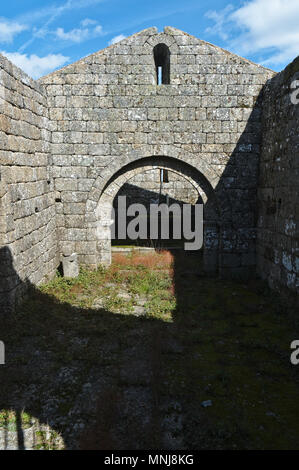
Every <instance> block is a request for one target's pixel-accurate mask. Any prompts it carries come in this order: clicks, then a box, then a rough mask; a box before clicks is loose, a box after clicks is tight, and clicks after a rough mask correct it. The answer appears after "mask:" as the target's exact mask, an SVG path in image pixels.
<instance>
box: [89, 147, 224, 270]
mask: <svg viewBox="0 0 299 470" xmlns="http://www.w3.org/2000/svg"><path fill="white" fill-rule="evenodd" d="M157 170H158V171H163V172H165V171H169V172H171V173H173V174H176V175H177V176H178V177H179V178H183V179H184V180H186V181H187V182H188V184H189V185H190V186H192V187H193V188H194V190H195V191H196V192H197V193H198V196H199V201H200V202H202V203H203V204H204V244H203V258H204V267H205V270H206V271H209V272H213V273H216V272H217V271H218V269H219V264H220V263H219V257H220V253H221V247H220V245H221V225H222V224H221V217H220V210H219V204H218V201H217V197H216V194H215V191H214V189H213V187H212V185H211V184H210V182H209V181H208V180H207V178H206V177H205V176H204V175H203V174H202V173H201V172H200V171H199V170H197V169H196V168H195V167H193V166H192V165H190V164H188V163H186V162H184V161H182V160H178V159H176V158H172V157H165V156H158V157H156V156H155V157H145V158H141V159H138V160H135V161H133V162H131V163H128V164H127V165H124V166H123V167H122V168H120V169H119V170H118V171H116V172H115V173H114V174H113V175H112V176H111V177H110V178H108V179H107V180H106V181H103V180H102V179H101V180H100V181H99V183H98V186H99V187H98V188H97V192H96V193H95V194H97V195H98V196H99V197H98V200H97V202H96V204H95V197H93V200H92V204H91V207H94V211H93V214H92V213H91V211H90V212H89V214H88V213H87V217H88V218H89V224H90V225H89V226H90V228H91V229H92V230H93V231H94V237H95V240H96V242H97V243H96V246H97V253H96V257H97V264H98V265H99V264H102V265H109V264H110V263H111V216H112V207H113V201H114V198H115V196H116V195H117V194H118V193H119V192H120V191H121V188H123V186H124V185H125V184H128V182H129V181H130V180H132V179H134V178H136V177H137V176H138V175H140V174H142V173H146V172H153V171H157ZM164 174H165V173H164Z"/></svg>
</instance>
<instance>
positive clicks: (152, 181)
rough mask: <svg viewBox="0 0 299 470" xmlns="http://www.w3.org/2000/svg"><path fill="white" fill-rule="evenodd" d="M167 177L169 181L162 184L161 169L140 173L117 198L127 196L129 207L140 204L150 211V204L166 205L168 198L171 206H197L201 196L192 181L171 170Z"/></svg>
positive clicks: (120, 191)
mask: <svg viewBox="0 0 299 470" xmlns="http://www.w3.org/2000/svg"><path fill="white" fill-rule="evenodd" d="M165 171H167V170H164V172H165ZM164 174H165V173H164ZM167 177H168V178H167V179H168V181H164V182H163V181H162V182H161V173H160V169H159V168H154V169H152V170H148V171H144V172H142V173H138V174H137V175H135V176H134V177H132V178H131V179H129V180H128V181H127V183H125V184H124V185H123V186H122V188H120V190H119V192H118V194H117V196H126V198H127V204H128V205H129V204H134V203H136V202H138V203H139V204H143V205H144V206H145V207H146V208H148V209H149V206H150V204H153V203H157V202H160V203H166V202H167V197H168V200H169V203H170V204H171V203H175V202H176V203H185V204H196V202H197V201H198V199H199V197H200V195H199V193H198V191H197V189H196V188H195V187H194V186H193V185H192V183H191V182H190V181H188V180H187V179H186V178H184V176H182V175H179V174H178V173H174V172H173V171H169V170H168V171H167ZM162 178H163V177H162Z"/></svg>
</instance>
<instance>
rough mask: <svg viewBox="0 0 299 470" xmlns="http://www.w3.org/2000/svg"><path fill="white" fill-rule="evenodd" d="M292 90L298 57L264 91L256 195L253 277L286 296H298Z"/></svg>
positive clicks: (298, 201)
mask: <svg viewBox="0 0 299 470" xmlns="http://www.w3.org/2000/svg"><path fill="white" fill-rule="evenodd" d="M296 80H297V85H296V84H295V81H296ZM292 84H293V85H292ZM296 88H297V90H298V89H299V57H297V59H295V61H294V62H293V63H291V64H290V65H289V66H288V67H287V68H286V69H285V70H284V71H282V72H281V73H279V74H277V75H276V76H275V77H274V78H273V79H272V80H270V81H269V82H268V83H267V85H266V86H265V89H264V99H263V119H262V124H263V127H262V129H263V145H262V152H261V159H260V176H259V191H258V208H259V218H258V240H257V252H258V263H257V267H258V272H259V274H260V276H261V277H262V278H263V279H266V280H267V281H268V282H269V285H270V286H271V287H272V288H275V289H277V290H279V291H280V292H285V293H287V294H288V295H289V294H290V293H293V294H294V295H296V293H297V294H298V289H299V283H298V271H299V252H298V240H299V232H298V230H299V183H298V181H299V178H298V177H299V140H298V136H299V99H298V98H299V91H297V92H296ZM295 92H296V93H295ZM292 97H293V102H292V99H291V98H292ZM294 100H296V101H294Z"/></svg>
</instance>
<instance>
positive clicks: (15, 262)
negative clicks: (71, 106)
mask: <svg viewBox="0 0 299 470" xmlns="http://www.w3.org/2000/svg"><path fill="white" fill-rule="evenodd" d="M50 140H51V134H50V131H49V119H48V107H47V98H46V96H45V95H44V93H43V91H42V89H41V86H40V85H38V84H37V83H36V82H35V81H34V80H32V79H31V78H29V77H28V76H27V75H26V74H25V73H23V72H22V71H21V70H20V69H18V68H17V67H15V66H13V65H12V64H11V63H10V62H9V61H8V60H7V59H5V58H4V57H2V56H0V312H1V313H3V312H5V311H7V310H10V309H11V308H13V306H14V304H15V301H16V299H18V298H21V296H22V293H23V292H24V291H25V290H26V289H27V287H28V285H29V284H38V283H40V282H42V281H44V280H45V279H46V277H47V276H51V275H53V274H54V273H55V270H56V267H57V265H58V251H57V238H56V226H55V225H56V224H55V205H54V193H53V184H52V183H51V177H50V172H49V166H48V164H49V153H50Z"/></svg>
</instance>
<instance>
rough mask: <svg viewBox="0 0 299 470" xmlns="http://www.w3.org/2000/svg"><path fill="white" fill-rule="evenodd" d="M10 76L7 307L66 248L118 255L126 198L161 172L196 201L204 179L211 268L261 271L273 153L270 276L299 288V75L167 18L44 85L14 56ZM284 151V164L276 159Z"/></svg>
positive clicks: (5, 65) (94, 259)
mask: <svg viewBox="0 0 299 470" xmlns="http://www.w3.org/2000/svg"><path fill="white" fill-rule="evenodd" d="M159 43H164V44H165V45H167V46H168V47H169V50H170V84H168V85H166V84H165V85H157V79H156V69H155V62H154V56H153V49H154V47H155V46H156V45H157V44H159ZM287 70H288V69H287ZM0 74H1V75H0V80H1V81H0V165H1V167H0V174H1V181H0V197H1V200H0V237H1V239H0V247H2V248H0V257H1V273H0V274H1V277H0V292H1V308H2V310H4V309H7V308H8V307H9V306H11V305H13V304H14V302H15V299H16V298H19V297H20V294H21V293H22V291H25V289H26V287H27V284H38V283H40V282H43V281H44V280H45V279H46V278H47V276H52V275H53V274H54V273H55V270H56V268H57V266H58V264H59V261H60V256H61V254H63V253H65V252H66V250H67V251H68V252H69V253H72V252H76V253H78V257H79V262H80V263H81V264H85V265H88V266H90V267H96V266H97V265H98V264H100V263H102V264H109V262H110V259H111V246H110V228H109V227H110V225H109V223H110V218H111V214H110V212H109V211H110V209H111V206H112V203H113V198H114V197H115V195H116V194H117V193H118V191H119V190H120V188H121V187H122V186H123V185H124V184H125V183H127V182H128V181H129V180H130V181H134V180H135V182H136V178H137V182H138V181H139V183H140V187H141V189H142V186H143V185H145V186H147V179H148V175H151V174H154V173H155V172H156V171H157V169H158V170H159V169H162V168H163V169H168V170H170V171H172V172H174V173H176V175H178V176H177V180H178V181H182V180H181V178H182V177H184V178H185V181H187V182H186V183H184V184H183V185H182V184H181V183H180V184H181V186H180V184H178V186H177V188H176V190H174V191H173V196H175V197H176V198H177V197H180V198H181V200H184V197H186V196H187V197H189V196H190V194H191V193H190V192H189V193H188V191H189V190H190V187H191V186H192V188H195V190H196V191H198V193H199V195H200V196H201V198H202V200H203V202H204V204H205V241H204V250H205V263H206V265H207V266H209V267H210V268H211V267H212V268H213V269H212V271H215V270H216V271H217V272H219V273H220V274H221V275H222V276H232V275H233V276H234V277H237V278H239V277H242V278H244V277H248V276H250V275H252V274H254V273H255V270H256V237H257V226H256V220H257V208H258V204H257V188H258V170H259V161H260V159H261V178H260V192H259V202H260V206H261V207H260V219H259V243H258V247H259V251H258V253H259V261H258V266H259V272H260V274H261V275H262V276H264V277H266V278H268V277H270V278H271V279H272V281H271V283H272V285H273V286H274V285H275V286H276V287H278V286H285V287H286V288H289V289H292V290H294V289H295V276H296V271H295V270H294V269H295V268H294V266H295V264H294V263H296V260H295V251H294V250H295V238H296V235H295V232H294V231H295V230H296V229H295V228H294V224H295V223H296V222H295V200H296V194H297V193H298V191H297V192H296V184H297V183H296V181H297V180H296V176H297V175H296V171H294V170H295V167H293V166H292V165H293V164H295V158H296V157H295V155H296V152H297V155H298V143H296V142H297V138H298V130H297V131H296V125H297V122H298V121H297V120H298V114H296V113H298V106H297V108H296V107H295V106H293V107H291V105H290V103H289V96H288V93H287V92H286V90H287V86H288V84H289V82H290V80H291V76H290V73H289V72H284V73H282V74H278V76H276V77H275V73H274V72H272V71H271V70H268V69H265V68H264V67H261V66H259V65H256V64H254V63H252V62H250V61H248V60H246V59H243V58H241V57H238V56H236V55H234V54H231V53H229V52H228V51H225V50H223V49H221V48H219V47H216V46H213V45H212V44H209V43H206V42H204V41H201V40H200V39H197V38H195V37H192V36H190V35H188V34H186V33H184V32H182V31H179V30H177V29H175V28H171V27H166V28H165V29H164V32H160V33H159V32H158V31H157V30H156V28H149V29H147V30H144V31H141V32H140V33H137V34H135V35H133V36H131V37H129V38H126V39H125V40H123V41H121V42H119V43H117V44H114V45H112V46H110V47H108V48H107V49H104V50H102V51H100V52H97V53H95V54H92V55H91V56H88V57H86V58H84V59H82V60H80V61H78V62H76V63H74V64H72V65H69V66H67V67H64V68H63V69H61V70H58V71H56V72H54V73H52V74H50V75H48V76H46V77H43V78H42V79H40V80H39V81H38V82H35V81H33V80H31V79H30V78H29V77H28V76H26V75H25V74H24V73H23V72H22V71H20V70H19V69H18V68H17V67H15V66H13V65H12V64H11V63H10V62H9V61H8V60H7V59H5V58H3V57H1V59H0ZM295 75H296V74H294V73H293V74H292V76H295ZM273 77H274V78H273ZM282 77H284V78H282ZM284 80H285V81H284ZM266 83H267V85H266V87H265V84H266ZM281 85H282V86H281ZM264 88H265V91H264ZM263 96H265V98H264V114H263V115H264V120H263V122H264V123H263V133H262V122H261V116H262V108H263V106H262V105H263ZM295 108H296V110H295ZM269 116H271V118H270V119H269ZM282 116H285V117H286V121H284V123H283V125H282V126H281V127H280V129H279V135H277V132H276V131H277V127H278V120H279V121H280V119H281V117H282ZM296 119H297V120H296ZM276 123H277V124H276ZM261 144H263V146H262V153H261V151H260V148H261ZM280 146H281V149H282V151H281V152H280V154H281V157H280V158H282V161H283V162H284V163H283V165H282V164H279V161H278V160H277V159H276V160H275V158H277V151H278V150H280ZM288 162H293V163H292V164H291V165H289V164H288ZM269 173H271V175H272V176H269ZM140 174H143V175H147V176H144V177H141V176H140ZM282 175H283V176H282ZM186 178H187V179H186ZM281 178H283V181H284V188H285V189H284V193H285V195H283V196H282V197H281V196H279V195H278V193H279V190H278V188H279V182H280V181H281ZM288 184H291V187H292V188H293V190H292V191H293V193H294V195H293V196H292V198H293V203H291V194H287V192H288V190H287V186H288ZM190 185H191V186H190ZM188 188H189V189H188ZM269 188H272V189H269ZM275 188H276V189H275ZM145 189H148V187H146V188H145ZM173 189H175V188H173ZM271 191H272V192H271ZM267 192H270V193H271V194H270V193H269V194H270V200H272V199H273V197H274V198H275V200H276V202H277V201H278V202H277V203H279V200H280V199H281V200H282V204H281V205H282V208H283V209H282V210H283V214H284V215H283V219H284V220H283V221H282V219H281V221H280V223H281V224H283V227H282V226H281V227H278V226H277V224H276V222H275V224H274V223H273V224H272V222H271V224H272V226H271V227H272V228H271V229H269V227H268V226H267V223H268V222H265V214H264V211H265V206H266V203H265V198H266V201H267V200H268V199H267V196H266V193H267ZM274 193H275V194H274ZM293 193H292V194H293ZM287 201H289V202H287ZM296 210H297V209H296ZM273 217H274V216H272V219H271V217H270V218H268V219H267V220H268V221H270V219H271V220H272V221H273V220H274V219H273ZM297 217H298V214H297ZM269 223H270V222H269ZM297 239H298V238H297ZM267 240H269V241H267ZM271 244H272V245H273V244H275V245H277V246H276V248H274V246H272V255H273V256H276V254H275V253H276V252H275V250H278V251H279V253H278V255H277V256H276V258H275V259H277V260H278V261H277V262H276V261H273V260H274V258H273V256H272V255H270V254H269V253H270V251H271V249H270V251H269V246H270V245H271ZM267 253H268V254H267ZM269 258H272V259H269ZM297 265H298V261H297ZM297 267H298V266H297ZM275 270H276V272H274V271H275ZM270 271H271V272H270ZM278 272H279V273H278ZM276 281H277V282H276Z"/></svg>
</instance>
